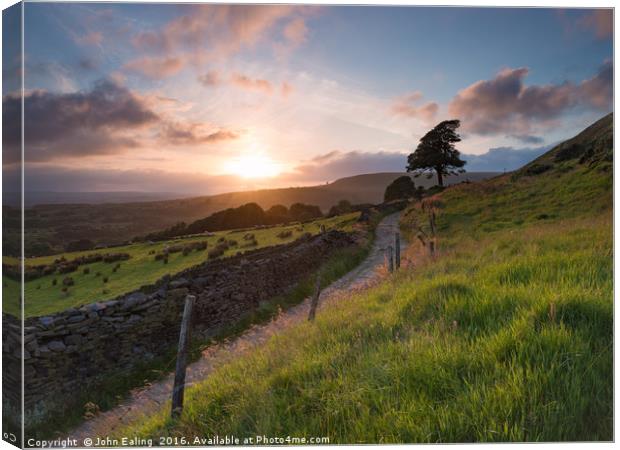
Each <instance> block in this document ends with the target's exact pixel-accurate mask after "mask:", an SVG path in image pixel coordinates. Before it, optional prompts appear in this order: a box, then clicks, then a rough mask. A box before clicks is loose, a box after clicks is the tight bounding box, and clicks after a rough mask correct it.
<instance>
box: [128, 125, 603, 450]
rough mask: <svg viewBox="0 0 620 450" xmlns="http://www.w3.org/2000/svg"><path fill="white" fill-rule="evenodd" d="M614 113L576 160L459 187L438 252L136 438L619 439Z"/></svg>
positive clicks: (194, 391)
mask: <svg viewBox="0 0 620 450" xmlns="http://www.w3.org/2000/svg"><path fill="white" fill-rule="evenodd" d="M611 121H612V118H611V116H608V117H606V118H604V119H603V121H602V122H600V123H597V125H596V131H595V132H592V130H586V133H585V134H584V135H581V136H578V137H577V138H576V140H575V141H574V142H579V143H581V145H582V146H583V147H582V149H581V151H576V150H575V152H574V153H575V154H576V155H575V156H573V157H571V158H568V159H565V158H564V157H557V154H558V153H560V152H561V149H562V148H564V147H561V146H560V147H558V148H556V149H554V150H552V151H551V152H550V153H549V154H547V155H544V156H543V157H541V158H540V159H539V160H538V161H537V162H535V163H532V164H531V165H528V166H526V167H524V168H523V169H522V170H519V171H517V172H515V173H513V174H507V175H506V176H502V177H498V178H495V179H493V180H491V181H488V182H484V183H481V184H464V185H459V186H457V187H453V188H449V189H447V190H446V191H444V192H443V193H442V194H441V195H439V196H438V197H437V198H435V199H434V201H435V204H436V205H438V210H437V214H438V216H437V226H438V237H437V240H438V248H439V250H438V254H437V256H436V257H435V258H431V257H429V256H428V254H427V252H426V250H425V249H422V248H418V252H416V253H415V254H414V262H413V267H408V268H403V269H402V270H401V271H400V272H399V273H397V274H395V275H394V276H393V277H391V278H390V279H389V280H387V281H385V282H384V283H382V284H381V285H379V286H378V287H376V288H374V289H372V290H370V291H367V292H365V293H362V294H356V295H352V296H351V298H348V299H347V300H346V301H342V302H339V303H338V304H337V305H334V306H332V307H330V308H329V309H328V310H323V311H320V313H319V316H318V320H317V321H316V323H314V324H303V325H301V326H299V327H295V328H292V329H290V330H288V331H286V332H284V333H282V334H281V335H279V336H277V337H275V338H274V339H272V340H271V341H270V342H269V343H268V345H266V346H265V347H264V348H263V349H261V350H259V351H256V352H254V353H252V354H251V355H250V356H249V357H248V358H244V359H241V360H238V361H235V362H232V363H230V364H228V365H225V366H222V367H220V368H219V369H218V370H216V371H215V373H214V374H213V375H212V376H211V377H209V378H208V379H207V380H205V381H204V382H203V383H201V384H199V385H195V386H192V387H191V388H190V389H189V390H188V392H186V409H185V411H184V413H183V416H182V417H181V418H180V419H178V420H171V419H169V417H168V415H169V406H168V405H164V406H163V407H162V409H161V411H160V412H159V413H158V414H155V415H153V416H150V417H145V418H144V419H142V420H141V421H140V423H138V424H137V425H135V426H131V427H127V429H125V430H123V431H122V432H121V433H120V434H121V435H131V436H133V435H134V433H137V434H138V435H141V436H149V437H157V436H166V435H172V436H193V435H199V436H205V435H207V436H208V435H212V434H219V435H225V434H234V435H235V436H238V437H241V438H243V437H246V436H255V435H257V434H260V435H266V436H286V435H290V436H327V437H329V438H330V443H334V444H335V443H387V442H473V441H562V440H579V441H589V440H611V439H613V423H612V419H613V416H612V414H613V409H612V408H613V389H612V388H613V355H612V346H613V298H612V291H613V266H612V264H613V260H612V165H611V162H610V161H609V156H610V155H611V151H612V150H611V147H609V145H610V142H611V141H610V140H609V139H608V138H609V137H610V136H611V134H610V133H611V131H612V129H611V123H612V122H611ZM592 149H595V150H596V151H592V152H590V150H592ZM584 155H586V156H585V157H584ZM535 164H545V165H548V166H549V167H547V168H545V170H543V171H540V169H539V168H535V169H534V170H532V166H534V165H535ZM427 222H428V220H427V216H426V212H424V211H422V209H421V208H420V205H412V206H411V208H410V209H409V210H408V211H407V213H406V215H404V216H403V223H402V225H403V229H404V230H405V231H406V232H407V233H408V234H409V237H410V239H412V240H415V235H416V234H417V233H418V229H419V228H422V229H426V228H427Z"/></svg>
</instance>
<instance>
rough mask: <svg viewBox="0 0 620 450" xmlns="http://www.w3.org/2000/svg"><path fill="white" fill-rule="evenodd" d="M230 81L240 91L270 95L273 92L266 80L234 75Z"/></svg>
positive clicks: (238, 74)
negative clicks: (240, 89) (245, 90)
mask: <svg viewBox="0 0 620 450" xmlns="http://www.w3.org/2000/svg"><path fill="white" fill-rule="evenodd" d="M230 81H231V83H233V84H235V85H236V86H238V87H240V88H242V89H247V90H253V91H260V92H264V93H265V94H271V93H272V92H273V86H272V84H271V82H270V81H268V80H263V79H260V78H250V77H248V76H247V75H243V74H240V73H235V74H233V75H232V76H231V78H230Z"/></svg>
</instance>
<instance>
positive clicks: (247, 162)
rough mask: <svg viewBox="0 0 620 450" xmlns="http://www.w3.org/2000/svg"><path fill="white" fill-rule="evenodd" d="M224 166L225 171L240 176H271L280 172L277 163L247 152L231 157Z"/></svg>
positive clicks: (266, 157) (263, 156)
mask: <svg viewBox="0 0 620 450" xmlns="http://www.w3.org/2000/svg"><path fill="white" fill-rule="evenodd" d="M225 167H226V172H228V173H232V174H234V175H238V176H240V177H242V178H272V177H275V176H276V175H278V174H279V173H280V168H279V166H278V164H277V163H276V162H275V161H273V160H272V159H271V158H269V157H268V156H265V155H261V154H247V155H242V156H239V157H238V158H233V159H231V160H230V161H228V162H227V163H226V165H225Z"/></svg>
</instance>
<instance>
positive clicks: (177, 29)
mask: <svg viewBox="0 0 620 450" xmlns="http://www.w3.org/2000/svg"><path fill="white" fill-rule="evenodd" d="M188 9H189V10H190V12H189V13H187V14H185V15H183V16H181V17H178V18H175V19H173V20H171V21H170V22H168V23H167V24H166V26H165V27H164V28H163V29H161V30H151V31H143V32H140V33H138V34H136V35H135V36H134V37H133V38H132V43H133V45H134V46H135V48H136V49H138V50H139V51H141V52H147V53H151V54H156V55H158V58H160V59H161V58H163V59H170V58H171V57H172V55H174V57H175V58H177V59H179V61H180V63H181V64H187V63H188V62H189V61H191V62H192V63H194V64H197V65H200V64H205V63H207V62H209V61H213V60H216V59H222V58H225V57H228V56H231V55H233V54H235V53H237V52H239V51H241V50H243V49H247V48H253V47H255V46H256V45H257V44H259V43H260V42H261V41H263V40H265V39H266V38H267V36H270V37H271V40H272V43H273V42H276V43H277V36H278V34H277V33H275V32H274V31H275V30H276V28H277V26H278V25H279V24H281V23H282V22H286V21H288V22H286V25H284V30H283V33H282V38H281V42H282V43H287V45H295V46H296V45H300V44H301V43H302V42H303V41H304V40H305V38H306V34H307V27H306V24H305V21H304V18H303V16H304V14H305V11H307V10H309V9H310V8H309V7H307V6H294V5H204V4H203V5H192V6H190V7H188ZM161 55H165V57H162V56H161ZM154 72H157V73H159V74H161V76H171V75H174V74H175V73H176V72H174V71H168V72H166V71H154ZM147 75H148V74H147Z"/></svg>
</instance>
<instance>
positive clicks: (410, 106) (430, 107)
mask: <svg viewBox="0 0 620 450" xmlns="http://www.w3.org/2000/svg"><path fill="white" fill-rule="evenodd" d="M422 97H423V95H422V93H421V92H420V91H415V92H412V93H411V94H407V95H403V96H402V97H399V98H397V99H396V100H395V101H394V103H393V104H392V113H393V114H396V115H398V116H405V117H412V118H416V119H422V120H424V121H425V122H430V121H432V120H433V119H434V118H435V116H436V115H437V111H438V110H439V105H437V103H435V102H428V103H425V104H423V105H419V103H420V101H421V100H422Z"/></svg>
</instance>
